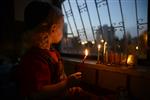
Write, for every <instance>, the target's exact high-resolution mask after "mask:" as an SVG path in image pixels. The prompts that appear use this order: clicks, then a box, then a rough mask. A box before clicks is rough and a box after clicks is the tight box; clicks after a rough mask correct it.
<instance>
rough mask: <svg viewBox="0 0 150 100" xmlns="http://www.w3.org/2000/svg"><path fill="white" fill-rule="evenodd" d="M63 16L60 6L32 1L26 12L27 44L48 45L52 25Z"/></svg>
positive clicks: (29, 45) (42, 46)
mask: <svg viewBox="0 0 150 100" xmlns="http://www.w3.org/2000/svg"><path fill="white" fill-rule="evenodd" d="M62 18H63V13H62V11H61V10H60V9H59V8H57V7H54V6H52V5H51V4H49V3H47V2H41V1H33V2H31V3H30V4H29V5H28V6H27V7H26V9H25V12H24V21H25V26H26V27H25V28H26V30H27V31H26V32H25V35H24V36H25V44H26V46H28V47H31V46H38V47H40V48H44V47H46V46H47V45H48V37H49V33H50V29H51V26H52V25H53V24H56V23H58V22H59V21H60V20H61V19H62Z"/></svg>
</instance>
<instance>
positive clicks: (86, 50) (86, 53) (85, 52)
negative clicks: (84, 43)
mask: <svg viewBox="0 0 150 100" xmlns="http://www.w3.org/2000/svg"><path fill="white" fill-rule="evenodd" d="M84 54H85V56H84V58H83V60H82V63H84V61H85V59H86V57H87V56H88V54H89V52H88V49H85V51H84Z"/></svg>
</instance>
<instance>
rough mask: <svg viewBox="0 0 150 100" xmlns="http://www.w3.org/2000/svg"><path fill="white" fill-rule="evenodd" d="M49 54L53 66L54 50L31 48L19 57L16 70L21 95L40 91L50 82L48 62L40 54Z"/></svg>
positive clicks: (54, 62)
mask: <svg viewBox="0 0 150 100" xmlns="http://www.w3.org/2000/svg"><path fill="white" fill-rule="evenodd" d="M43 54H44V55H48V56H50V57H51V58H52V59H53V61H52V62H51V64H52V65H56V66H54V67H59V66H57V65H58V64H56V63H57V62H58V57H57V54H56V52H55V51H50V50H47V49H39V48H32V49H30V50H29V51H28V52H27V53H26V54H25V55H24V56H23V58H22V59H21V63H20V68H19V72H18V77H19V82H20V91H21V95H22V96H28V95H29V94H30V93H34V92H37V91H40V90H41V89H42V87H43V86H45V85H49V84H52V83H53V82H52V80H51V79H52V76H51V70H50V66H51V65H50V64H49V63H48V61H47V60H46V59H45V58H44V57H43V56H42V55H43Z"/></svg>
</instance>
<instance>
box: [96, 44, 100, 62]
mask: <svg viewBox="0 0 150 100" xmlns="http://www.w3.org/2000/svg"><path fill="white" fill-rule="evenodd" d="M97 48H98V56H97V64H99V63H100V61H99V60H100V59H99V56H100V49H101V45H100V44H98V46H97Z"/></svg>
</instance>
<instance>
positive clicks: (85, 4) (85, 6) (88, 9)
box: [84, 0, 96, 41]
mask: <svg viewBox="0 0 150 100" xmlns="http://www.w3.org/2000/svg"><path fill="white" fill-rule="evenodd" d="M84 2H85V7H86V10H87V14H88V18H89V22H90V26H91V30H92V34H93V38H94V41H96V39H95V35H94V29H93V27H92V21H91V17H90V14H89V9H88V7H87V2H86V0H84Z"/></svg>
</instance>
